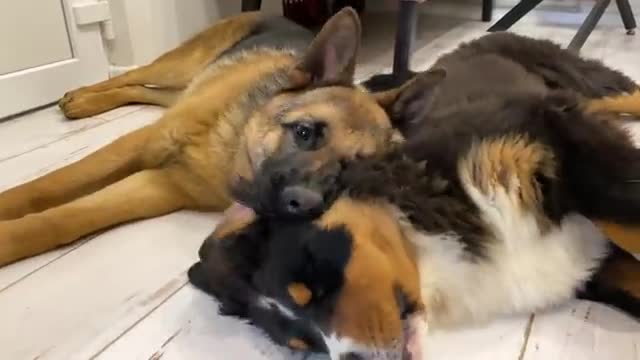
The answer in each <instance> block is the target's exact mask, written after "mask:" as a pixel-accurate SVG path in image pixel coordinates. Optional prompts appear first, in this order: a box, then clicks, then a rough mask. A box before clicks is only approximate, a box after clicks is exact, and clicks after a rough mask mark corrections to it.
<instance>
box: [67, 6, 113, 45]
mask: <svg viewBox="0 0 640 360" xmlns="http://www.w3.org/2000/svg"><path fill="white" fill-rule="evenodd" d="M72 8H73V17H74V19H75V23H76V25H78V26H82V25H88V24H95V23H99V24H100V29H101V30H102V36H103V37H104V38H105V39H106V40H113V39H114V38H115V32H114V31H113V23H112V22H111V9H110V8H109V3H108V2H107V1H105V0H103V1H96V2H86V3H80V4H75V5H73V6H72Z"/></svg>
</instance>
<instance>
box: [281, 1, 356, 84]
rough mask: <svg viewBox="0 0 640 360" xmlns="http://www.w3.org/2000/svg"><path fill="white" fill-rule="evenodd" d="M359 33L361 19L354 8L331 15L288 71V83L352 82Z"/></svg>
mask: <svg viewBox="0 0 640 360" xmlns="http://www.w3.org/2000/svg"><path fill="white" fill-rule="evenodd" d="M360 35H361V26H360V20H359V19H358V14H357V13H356V12H355V10H353V9H352V8H349V7H347V8H344V9H342V10H340V11H339V12H338V13H336V14H335V15H334V16H332V17H331V18H330V19H329V20H328V21H327V22H326V23H325V24H324V26H323V27H322V29H321V30H320V32H319V33H318V35H317V36H316V37H315V39H314V40H313V41H312V42H311V45H309V47H308V48H307V50H306V52H305V54H304V55H303V57H302V60H301V61H300V62H299V63H298V64H297V66H295V67H294V69H293V70H292V71H291V73H290V82H291V87H292V88H301V87H305V86H309V85H312V84H317V85H325V84H326V85H333V84H346V85H351V84H352V83H353V76H354V73H355V67H356V60H357V59H356V58H357V55H358V48H359V47H360Z"/></svg>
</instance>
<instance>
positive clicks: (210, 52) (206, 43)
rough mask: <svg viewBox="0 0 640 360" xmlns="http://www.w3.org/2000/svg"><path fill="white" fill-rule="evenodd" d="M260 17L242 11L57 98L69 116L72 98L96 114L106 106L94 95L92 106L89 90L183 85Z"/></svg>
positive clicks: (242, 35) (84, 114)
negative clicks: (154, 56)
mask: <svg viewBox="0 0 640 360" xmlns="http://www.w3.org/2000/svg"><path fill="white" fill-rule="evenodd" d="M259 20H260V15H259V13H243V14H240V15H237V16H234V17H230V18H228V19H224V20H222V21H220V22H218V23H216V24H215V25H213V26H212V27H210V28H209V29H207V30H205V31H203V32H201V33H199V34H197V35H196V36H194V37H193V38H191V39H190V40H188V41H186V42H185V43H183V44H182V45H180V46H179V47H177V48H176V49H174V50H171V51H169V52H168V53H166V54H164V55H162V56H160V57H159V58H157V59H156V60H154V61H153V62H152V63H151V64H149V65H146V66H142V67H140V68H137V69H134V70H131V71H128V72H126V73H124V74H122V75H119V76H116V77H114V78H112V79H109V80H106V81H103V82H100V83H97V84H94V85H91V86H87V87H82V88H79V89H77V90H74V91H71V92H68V93H67V94H65V95H64V97H63V98H62V99H61V100H60V102H59V106H60V108H61V109H62V111H63V112H64V113H65V115H68V117H69V118H71V119H72V118H75V117H74V113H73V112H71V111H70V110H71V109H73V108H74V106H75V105H74V103H75V102H83V103H85V104H84V105H83V108H84V111H83V112H82V113H81V114H82V116H89V115H95V114H98V113H100V112H101V111H103V109H104V108H105V107H104V106H103V105H102V104H101V103H100V101H99V99H100V97H96V96H94V97H93V100H95V101H97V102H98V103H97V104H96V105H95V107H93V106H91V104H92V101H91V100H87V99H84V98H85V97H89V96H90V94H91V93H102V92H105V91H109V90H113V89H117V88H121V87H124V86H130V85H153V86H156V87H162V88H169V89H184V88H185V87H187V85H188V84H189V82H190V81H191V80H192V79H193V78H194V76H195V75H196V74H198V73H200V72H201V71H202V70H203V69H204V68H205V67H206V66H207V65H208V64H210V63H211V62H213V61H214V60H215V59H216V58H217V57H218V56H219V55H220V54H221V53H222V52H224V51H225V50H227V49H229V48H230V47H231V46H233V45H234V44H236V43H237V42H238V41H240V40H242V39H243V38H245V37H247V36H248V35H249V34H250V33H251V32H252V31H253V30H254V29H255V27H256V26H257V25H258V23H259ZM127 102H130V101H123V103H127ZM67 113H69V114H67Z"/></svg>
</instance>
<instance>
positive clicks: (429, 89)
mask: <svg viewBox="0 0 640 360" xmlns="http://www.w3.org/2000/svg"><path fill="white" fill-rule="evenodd" d="M446 76H447V72H446V71H445V70H444V69H433V70H429V71H426V72H423V73H420V74H418V75H416V76H415V77H413V78H412V79H410V80H409V81H407V82H405V83H404V84H403V85H401V86H399V87H397V88H395V89H391V90H387V91H383V92H378V93H374V94H373V97H374V98H375V99H376V101H377V102H378V104H380V106H382V108H383V109H385V111H386V112H387V114H389V118H390V119H391V122H392V123H393V124H394V126H405V125H408V124H410V123H412V122H415V121H419V120H420V119H421V118H422V117H424V116H425V114H427V113H428V112H430V111H431V108H432V107H433V104H434V102H435V99H436V96H437V93H438V88H439V85H440V82H441V81H442V80H444V78H445V77H446Z"/></svg>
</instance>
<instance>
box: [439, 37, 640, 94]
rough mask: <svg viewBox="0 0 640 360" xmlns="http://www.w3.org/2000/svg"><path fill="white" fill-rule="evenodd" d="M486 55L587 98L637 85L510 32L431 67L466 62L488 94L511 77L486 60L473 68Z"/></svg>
mask: <svg viewBox="0 0 640 360" xmlns="http://www.w3.org/2000/svg"><path fill="white" fill-rule="evenodd" d="M486 55H494V56H496V57H500V58H501V59H503V60H504V61H508V62H512V63H514V64H518V65H519V66H520V67H521V70H522V73H521V74H520V76H524V77H526V76H527V74H528V76H534V77H536V78H538V79H539V80H541V81H543V82H544V84H545V85H546V87H547V88H548V89H550V90H571V91H574V92H576V93H578V94H579V95H582V96H584V97H587V98H599V97H603V96H609V95H615V94H619V93H625V92H632V91H634V90H636V89H637V88H638V85H637V84H636V83H635V82H634V81H633V80H631V79H630V78H629V77H627V76H626V75H624V74H622V73H621V72H619V71H616V70H613V69H611V68H608V67H606V66H605V65H603V64H602V63H601V62H599V61H596V60H589V59H584V58H582V57H580V56H579V55H577V54H574V53H572V52H570V51H568V50H566V49H563V48H561V47H560V46H558V45H557V44H555V43H553V42H551V41H548V40H538V39H533V38H529V37H525V36H520V35H516V34H513V33H494V34H490V35H486V36H483V37H481V38H479V39H476V40H474V41H471V42H469V43H466V44H463V45H461V46H460V47H458V48H457V49H456V50H454V51H452V52H450V53H448V54H446V55H444V56H442V57H440V59H439V60H438V61H437V62H436V63H435V64H434V66H433V67H434V68H439V67H441V68H444V69H447V68H449V67H454V69H455V68H457V67H459V66H461V65H466V66H467V67H469V68H470V69H469V70H470V71H471V70H473V71H474V73H475V74H476V75H475V76H476V77H479V79H481V80H484V81H485V82H484V83H483V84H484V89H485V91H486V92H487V93H488V94H491V93H492V92H493V89H494V88H496V87H498V88H500V87H501V86H505V85H508V84H505V82H508V81H514V80H515V78H514V77H506V76H504V74H503V72H504V71H505V70H506V69H505V67H504V64H503V63H499V62H495V63H493V64H492V63H491V62H487V63H486V64H485V65H484V66H482V65H481V66H478V67H477V68H476V67H475V66H474V62H475V61H477V59H478V58H482V57H483V56H486ZM514 75H515V74H514ZM460 85H466V84H464V83H462V84H460ZM462 89H464V86H462ZM463 91H464V90H463Z"/></svg>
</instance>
